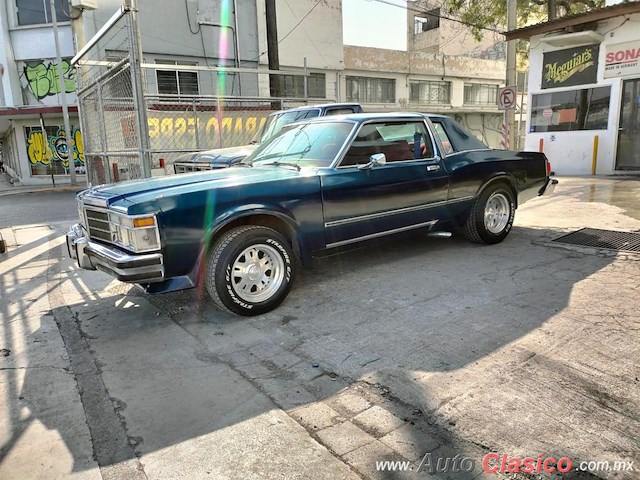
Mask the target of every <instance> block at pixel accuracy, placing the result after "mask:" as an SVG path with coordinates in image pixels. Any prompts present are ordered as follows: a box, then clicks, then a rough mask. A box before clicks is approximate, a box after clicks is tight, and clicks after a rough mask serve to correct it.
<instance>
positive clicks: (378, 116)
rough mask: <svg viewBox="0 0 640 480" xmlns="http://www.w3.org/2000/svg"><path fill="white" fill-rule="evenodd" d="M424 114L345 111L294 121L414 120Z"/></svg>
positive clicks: (360, 121) (421, 117) (358, 121)
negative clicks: (343, 112)
mask: <svg viewBox="0 0 640 480" xmlns="http://www.w3.org/2000/svg"><path fill="white" fill-rule="evenodd" d="M424 117H425V114H423V113H417V112H385V113H345V114H342V115H329V116H327V117H314V118H309V119H305V120H301V121H299V122H296V123H312V122H313V123H322V122H332V121H334V122H335V121H336V120H350V121H352V122H356V123H362V122H367V121H369V120H416V119H423V118H424Z"/></svg>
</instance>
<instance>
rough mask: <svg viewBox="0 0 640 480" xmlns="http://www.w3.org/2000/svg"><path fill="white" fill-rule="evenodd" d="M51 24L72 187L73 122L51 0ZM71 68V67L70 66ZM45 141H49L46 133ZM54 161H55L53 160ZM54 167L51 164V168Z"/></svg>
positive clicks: (73, 180)
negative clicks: (70, 117)
mask: <svg viewBox="0 0 640 480" xmlns="http://www.w3.org/2000/svg"><path fill="white" fill-rule="evenodd" d="M49 6H50V7H51V22H52V24H53V39H54V41H55V45H56V61H57V62H58V86H59V88H60V104H61V105H62V119H63V121H64V137H65V142H66V144H67V160H68V161H69V175H70V178H71V185H73V186H76V185H77V184H78V182H77V180H76V164H75V162H74V161H73V143H71V122H70V121H69V107H68V106H67V89H66V88H65V85H64V69H63V68H62V54H61V53H60V38H59V37H58V18H57V17H56V2H55V0H50V2H49ZM69 68H71V65H69ZM44 138H45V141H46V139H47V137H46V133H45V137H44ZM52 160H53V159H52ZM51 167H53V165H51V164H49V168H51Z"/></svg>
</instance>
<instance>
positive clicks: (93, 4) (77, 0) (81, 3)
mask: <svg viewBox="0 0 640 480" xmlns="http://www.w3.org/2000/svg"><path fill="white" fill-rule="evenodd" d="M69 4H70V5H71V6H72V7H75V8H81V9H82V10H95V9H96V8H98V0H71V1H70V2H69Z"/></svg>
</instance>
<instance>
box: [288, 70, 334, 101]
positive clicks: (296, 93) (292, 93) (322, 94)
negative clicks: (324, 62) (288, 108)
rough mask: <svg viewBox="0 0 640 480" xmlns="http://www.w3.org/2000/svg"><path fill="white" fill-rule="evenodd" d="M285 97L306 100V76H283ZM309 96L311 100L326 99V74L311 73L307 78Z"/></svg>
mask: <svg viewBox="0 0 640 480" xmlns="http://www.w3.org/2000/svg"><path fill="white" fill-rule="evenodd" d="M282 78H283V80H282V82H283V84H284V96H285V97H291V98H304V76H303V75H283V76H282ZM307 94H308V97H309V98H326V96H327V95H326V81H325V75H324V73H310V74H309V76H308V77H307Z"/></svg>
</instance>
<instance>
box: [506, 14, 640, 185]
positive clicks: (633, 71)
mask: <svg viewBox="0 0 640 480" xmlns="http://www.w3.org/2000/svg"><path fill="white" fill-rule="evenodd" d="M610 3H611V4H610V5H608V6H607V7H605V8H603V9H600V10H597V11H591V12H587V13H584V14H581V15H574V16H570V17H565V18H560V19H557V20H555V21H551V22H545V23H542V24H538V25H532V26H530V27H526V28H523V29H520V30H516V31H513V32H510V33H509V34H508V35H509V36H510V37H512V38H528V39H530V42H531V47H530V59H529V62H530V70H529V105H530V109H529V110H530V114H529V115H528V118H527V136H526V141H525V147H526V148H527V149H529V150H542V151H544V153H545V154H546V155H547V157H548V158H549V159H550V161H551V164H552V165H553V169H554V170H555V171H556V172H557V173H559V174H565V175H591V174H627V173H629V172H640V114H639V105H640V101H639V99H640V33H639V32H638V29H637V27H636V25H637V24H638V22H640V2H625V3H619V4H617V3H614V2H610Z"/></svg>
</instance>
